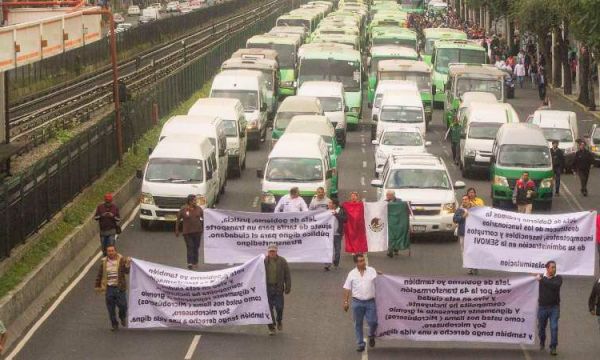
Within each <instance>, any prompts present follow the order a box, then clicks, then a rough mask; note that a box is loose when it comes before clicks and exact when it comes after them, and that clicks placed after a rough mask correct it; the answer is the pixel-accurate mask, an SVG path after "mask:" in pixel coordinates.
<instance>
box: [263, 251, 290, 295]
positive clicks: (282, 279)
mask: <svg viewBox="0 0 600 360" xmlns="http://www.w3.org/2000/svg"><path fill="white" fill-rule="evenodd" d="M275 262H276V264H277V285H276V286H275V287H276V291H277V293H279V294H283V293H284V292H285V293H286V294H289V293H290V291H291V290H292V277H291V276H290V267H289V266H288V263H287V260H286V259H285V258H284V257H282V256H277V258H276V260H275ZM268 263H269V257H268V256H267V257H265V281H266V274H267V272H268V270H267V264H268Z"/></svg>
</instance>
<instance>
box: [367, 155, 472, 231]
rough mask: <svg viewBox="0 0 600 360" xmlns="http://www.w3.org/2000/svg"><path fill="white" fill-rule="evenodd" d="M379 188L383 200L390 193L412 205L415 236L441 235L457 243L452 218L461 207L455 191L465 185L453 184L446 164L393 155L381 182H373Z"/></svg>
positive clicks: (422, 157)
mask: <svg viewBox="0 0 600 360" xmlns="http://www.w3.org/2000/svg"><path fill="white" fill-rule="evenodd" d="M371 186H373V187H376V188H378V189H377V195H378V198H379V199H380V200H383V199H385V194H386V192H387V191H388V190H392V191H394V193H395V194H396V198H398V199H402V200H403V201H407V202H409V203H410V207H411V211H412V215H413V217H412V218H411V221H410V227H411V233H413V234H442V235H445V236H447V237H448V238H451V239H453V240H456V236H454V224H453V222H452V218H453V216H454V212H455V211H456V209H457V207H458V203H457V201H456V193H455V189H462V188H464V187H465V183H464V182H462V181H457V182H456V183H454V184H452V182H451V178H450V174H449V173H448V169H447V168H446V164H445V163H444V160H442V159H441V158H440V157H438V156H435V155H431V154H414V155H405V154H402V155H391V156H390V157H389V158H388V160H387V162H386V163H385V165H384V167H383V170H382V173H381V176H380V178H379V179H374V180H372V181H371Z"/></svg>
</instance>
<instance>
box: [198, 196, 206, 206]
mask: <svg viewBox="0 0 600 360" xmlns="http://www.w3.org/2000/svg"><path fill="white" fill-rule="evenodd" d="M196 205H197V206H206V196H204V195H202V194H198V195H196Z"/></svg>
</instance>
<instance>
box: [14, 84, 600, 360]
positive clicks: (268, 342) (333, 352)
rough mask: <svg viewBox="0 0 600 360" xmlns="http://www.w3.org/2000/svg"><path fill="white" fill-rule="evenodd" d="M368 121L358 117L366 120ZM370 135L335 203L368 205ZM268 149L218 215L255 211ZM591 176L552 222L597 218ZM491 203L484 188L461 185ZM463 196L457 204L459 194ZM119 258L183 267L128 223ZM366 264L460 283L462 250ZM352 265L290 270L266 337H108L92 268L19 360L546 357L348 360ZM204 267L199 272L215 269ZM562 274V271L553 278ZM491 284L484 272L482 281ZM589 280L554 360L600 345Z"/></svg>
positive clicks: (433, 350) (579, 284) (437, 126)
mask: <svg viewBox="0 0 600 360" xmlns="http://www.w3.org/2000/svg"><path fill="white" fill-rule="evenodd" d="M516 96H517V97H516V99H514V100H511V101H510V102H511V103H512V104H513V105H514V106H515V108H516V109H517V111H518V113H519V115H520V117H521V119H525V118H526V116H527V115H528V114H529V113H531V112H533V110H534V109H535V108H536V107H537V106H538V105H539V100H538V99H537V93H535V92H534V90H531V89H527V90H519V89H518V90H517V94H516ZM552 104H553V108H555V109H564V110H573V111H577V113H578V116H579V119H580V125H579V129H580V131H582V134H585V133H587V131H588V129H589V128H590V127H591V124H592V123H591V122H589V121H586V120H588V119H591V116H590V115H586V114H585V113H582V112H581V111H579V108H576V107H573V106H572V105H570V104H569V103H568V102H566V101H565V100H563V99H562V98H559V97H556V96H554V97H552ZM368 113H369V111H368V109H367V110H366V111H365V112H364V114H363V115H364V117H365V118H366V117H367V115H368ZM444 131H445V127H444V126H443V125H442V123H441V110H436V111H435V114H434V120H433V126H432V127H431V130H430V132H429V133H428V134H427V138H428V140H430V141H432V143H433V145H432V147H431V148H430V151H431V152H432V153H434V154H437V155H440V156H442V157H443V158H444V159H445V161H446V163H447V164H448V166H449V169H450V172H451V176H452V180H453V181H456V180H458V179H461V177H460V172H459V170H458V168H457V167H456V166H454V165H452V162H451V161H450V159H449V151H450V149H449V146H448V144H447V143H445V142H443V141H442V140H441V139H442V137H443V134H444ZM369 139H370V138H369V133H368V132H367V130H362V131H356V132H352V133H350V134H349V139H348V146H347V147H346V149H345V150H344V153H343V155H342V156H341V159H340V174H341V187H340V189H341V190H340V195H341V198H342V199H345V198H346V196H348V194H349V192H350V191H353V190H359V191H360V192H361V193H362V194H363V196H364V197H365V198H366V199H367V200H371V201H372V200H374V199H375V191H374V189H373V188H371V187H370V186H369V182H370V180H371V177H372V174H373V146H372V145H371V144H370V141H369ZM266 156H267V146H266V144H263V146H262V147H261V149H260V150H259V151H254V152H250V153H249V157H248V161H247V165H248V167H247V169H246V170H245V172H244V173H243V176H242V177H241V178H240V179H236V180H229V182H228V185H227V192H226V194H225V196H224V197H223V198H222V200H221V203H220V204H219V207H221V208H226V209H235V210H245V211H259V208H258V207H257V206H258V205H257V204H258V201H257V200H258V195H259V192H260V184H259V180H258V179H257V178H256V175H255V174H256V169H257V168H262V167H263V166H264V162H265V159H266ZM598 174H599V171H598V169H593V170H592V174H591V179H590V186H589V189H590V196H589V197H587V198H584V197H582V196H580V195H578V186H577V179H576V178H575V177H574V176H572V175H567V176H563V184H564V186H565V187H564V188H563V191H562V196H561V197H560V198H557V199H555V201H554V206H553V209H552V212H553V213H561V212H571V211H578V210H581V209H586V210H587V209H594V208H596V207H597V206H598V204H599V201H600V186H599V184H600V180H599V179H598ZM465 181H466V183H467V186H473V187H475V188H476V189H477V191H478V193H479V194H480V196H482V197H483V199H484V200H485V201H486V203H488V204H489V203H490V202H491V201H490V197H489V195H490V185H489V182H488V181H487V180H486V179H485V178H484V177H481V178H480V179H465ZM458 195H460V194H458ZM118 247H119V250H120V252H121V253H123V254H125V255H130V256H133V257H136V258H140V259H144V260H148V261H153V262H158V263H162V264H167V265H173V266H179V267H183V266H185V246H184V243H183V240H182V239H177V238H175V236H174V235H173V234H172V232H171V230H170V229H167V228H157V229H154V230H153V231H150V232H146V231H142V230H141V229H140V227H139V223H138V222H137V221H133V222H131V224H130V226H128V227H127V228H126V229H124V232H123V234H122V235H121V237H120V240H119V244H118ZM369 264H370V265H371V266H374V267H375V268H376V269H377V270H380V271H383V272H385V273H388V274H428V275H434V274H435V275H440V274H441V275H463V274H465V270H464V269H463V268H462V266H461V264H462V263H461V256H460V245H459V244H458V243H455V242H445V241H442V240H438V239H436V238H423V239H418V240H415V242H414V243H413V245H412V252H411V255H410V257H409V256H407V255H404V256H400V257H399V258H395V259H389V258H387V257H386V256H385V255H384V254H379V253H377V254H370V255H369ZM352 266H353V264H352V261H351V257H350V255H347V254H344V255H343V257H342V264H341V268H340V269H339V270H337V271H332V272H324V271H323V268H322V267H321V266H318V265H302V264H300V265H298V264H294V265H292V266H291V268H292V283H293V285H292V292H291V294H290V295H289V296H287V297H286V299H285V301H286V304H285V314H284V326H285V328H284V331H283V333H280V334H278V335H277V336H274V337H270V336H268V335H267V330H266V327H265V326H241V327H225V328H215V329H211V330H207V331H199V332H191V331H129V330H120V331H119V332H116V333H113V332H111V331H109V327H110V324H109V321H108V317H107V313H106V308H105V306H104V298H103V296H101V295H97V294H96V293H95V292H94V290H93V282H94V277H95V274H96V264H94V266H93V267H92V270H91V271H89V272H88V273H87V274H85V276H84V277H83V279H82V281H81V282H80V283H78V284H77V285H76V286H75V288H74V289H73V291H71V293H69V294H68V295H67V296H66V298H65V299H64V301H63V302H62V303H61V304H60V305H59V306H58V308H57V309H56V311H54V313H52V314H51V315H50V316H49V317H48V319H47V320H46V321H45V322H44V323H43V324H42V326H41V327H40V328H39V330H38V331H37V332H36V333H35V334H34V335H33V336H32V337H31V339H29V341H28V342H27V343H26V345H25V347H24V348H23V349H22V351H21V352H20V353H19V354H18V356H17V357H16V358H17V359H108V358H110V359H129V360H133V359H184V358H185V357H186V354H187V353H188V350H189V347H190V344H191V343H192V340H193V338H194V336H195V335H200V336H201V337H200V340H199V342H198V344H197V347H196V348H195V349H194V353H193V355H192V356H191V357H190V359H283V358H285V359H286V360H292V359H294V360H295V359H368V358H371V359H398V358H403V359H526V360H528V359H543V358H546V357H548V356H549V354H548V353H547V352H544V353H542V352H540V351H539V350H537V346H518V345H517V346H514V345H499V344H473V343H443V342H436V343H432V342H420V343H416V342H407V341H380V342H378V343H377V346H376V347H375V348H374V349H369V350H368V353H363V354H358V353H356V352H355V350H354V349H355V342H354V334H353V324H352V320H351V316H350V314H349V313H344V312H343V311H342V289H341V287H342V284H343V281H344V279H345V276H346V274H347V272H348V271H349V270H350V269H351V268H352ZM215 268H217V267H215V266H208V265H203V266H201V270H210V269H215ZM558 271H559V272H560V269H558ZM486 275H495V273H494V272H491V271H481V275H480V276H486ZM592 282H593V279H592V278H589V277H569V278H567V279H565V282H564V285H563V290H562V306H561V320H560V332H559V347H558V350H559V356H558V357H557V358H559V359H577V360H586V359H598V358H599V355H598V354H600V341H598V339H599V333H598V324H597V322H596V319H595V318H594V317H592V316H591V315H589V313H588V311H587V297H588V295H589V291H590V290H591V285H592Z"/></svg>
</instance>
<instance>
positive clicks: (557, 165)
mask: <svg viewBox="0 0 600 360" xmlns="http://www.w3.org/2000/svg"><path fill="white" fill-rule="evenodd" d="M550 155H551V156H552V170H553V171H554V185H555V188H556V196H560V175H561V174H562V171H563V169H564V168H565V152H564V151H563V150H562V149H561V148H559V147H558V140H552V147H551V148H550Z"/></svg>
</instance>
